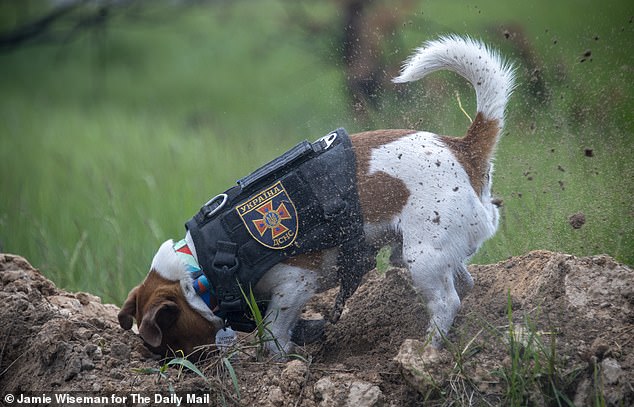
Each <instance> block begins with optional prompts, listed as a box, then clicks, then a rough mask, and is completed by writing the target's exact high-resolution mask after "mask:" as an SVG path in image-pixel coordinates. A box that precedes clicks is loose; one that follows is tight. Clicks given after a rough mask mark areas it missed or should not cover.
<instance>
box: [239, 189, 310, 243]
mask: <svg viewBox="0 0 634 407" xmlns="http://www.w3.org/2000/svg"><path fill="white" fill-rule="evenodd" d="M235 209H236V212H238V215H239V216H240V219H242V222H243V223H244V225H245V226H246V227H247V230H248V231H249V234H251V236H252V237H253V238H254V239H255V240H257V241H258V242H259V243H260V244H262V245H263V246H266V247H268V248H270V249H278V250H279V249H285V248H287V247H288V246H290V245H291V244H293V242H294V241H295V238H296V237H297V229H298V226H299V222H298V219H297V210H296V209H295V204H294V203H293V201H291V198H290V197H289V196H288V193H287V192H286V189H284V185H282V182H281V181H278V182H276V183H275V184H273V185H272V186H270V187H268V188H266V189H264V190H262V191H260V192H258V193H257V194H255V195H254V196H252V197H251V198H249V199H248V200H247V201H245V202H243V203H241V204H240V205H238V206H236V207H235Z"/></svg>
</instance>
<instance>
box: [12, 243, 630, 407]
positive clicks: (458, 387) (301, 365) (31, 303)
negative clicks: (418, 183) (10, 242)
mask: <svg viewBox="0 0 634 407" xmlns="http://www.w3.org/2000/svg"><path fill="white" fill-rule="evenodd" d="M470 271H471V273H472V274H473V275H474V278H475V280H476V286H475V288H474V290H473V291H472V292H471V294H470V295H469V296H468V297H467V298H466V299H465V301H464V303H463V309H462V311H461V313H460V315H459V317H458V319H457V320H456V323H455V324H454V329H453V330H452V332H451V333H450V335H449V338H448V342H447V345H446V347H445V349H444V350H442V351H441V352H436V353H432V354H430V353H429V352H428V351H426V350H424V348H425V347H424V344H423V343H422V342H420V340H422V339H423V338H422V334H423V332H424V330H425V328H426V324H427V316H426V313H425V309H424V307H423V306H422V305H421V303H420V299H419V298H418V297H417V295H416V293H415V292H414V290H413V289H412V287H411V283H410V280H409V276H408V275H407V273H406V272H404V271H403V270H399V269H392V270H389V271H388V272H387V273H383V274H381V273H377V272H371V273H369V274H368V276H367V277H366V281H365V283H364V284H363V285H362V286H361V287H360V288H359V290H358V291H357V292H356V293H355V295H354V296H353V297H352V298H351V299H350V300H349V301H348V304H347V306H346V310H345V311H344V313H343V315H342V317H341V319H340V321H339V322H338V323H337V324H336V325H332V326H327V327H326V336H325V338H324V339H323V340H322V341H321V342H319V343H317V344H314V345H311V346H309V347H307V348H305V349H302V350H301V351H300V353H301V354H302V355H303V357H302V358H299V359H295V360H291V361H289V362H286V363H278V362H272V361H259V362H258V361H255V360H254V359H253V358H252V357H251V356H250V353H249V352H242V353H241V354H239V355H236V356H235V357H234V358H232V359H231V360H227V359H223V358H222V357H221V356H218V355H212V356H210V358H209V359H207V360H206V361H204V362H199V363H198V364H197V366H198V368H199V369H200V370H201V371H202V375H204V376H205V378H203V377H200V376H199V375H198V374H196V373H194V372H192V371H190V369H188V368H186V367H185V368H183V366H179V365H173V366H167V365H166V363H165V361H160V360H159V357H157V356H156V355H152V354H151V353H149V352H148V351H147V350H146V349H145V347H144V346H143V344H142V343H141V340H140V339H139V338H138V337H137V336H136V335H135V334H134V333H132V332H129V331H123V330H122V329H121V328H119V325H118V322H117V317H116V314H117V312H118V308H117V307H115V306H113V305H107V304H101V301H100V299H99V298H97V297H94V296H92V295H90V294H86V293H68V292H65V291H63V290H60V289H58V288H56V287H55V285H54V284H53V283H52V282H51V281H49V280H47V279H46V278H45V277H43V276H42V275H41V274H40V273H39V272H38V271H37V270H34V269H33V268H32V267H31V266H30V265H29V264H28V262H27V261H26V260H24V259H23V258H21V257H18V256H13V255H0V283H1V286H0V287H1V290H0V302H1V303H2V304H3V306H2V307H1V308H0V326H2V329H1V330H0V397H1V399H0V403H5V404H6V405H12V403H11V401H14V403H13V405H17V404H16V403H15V400H13V399H11V398H9V399H7V395H12V396H14V397H16V398H19V397H24V396H33V397H38V396H40V397H45V396H51V397H54V396H55V395H59V394H70V395H72V396H75V397H97V396H102V397H107V400H108V401H109V402H110V404H113V405H124V404H125V405H158V404H160V402H164V401H169V402H172V403H174V402H176V401H178V400H177V399H176V398H174V397H181V396H182V397H183V401H182V404H183V405H194V404H196V402H198V403H199V404H200V403H202V402H209V403H211V404H212V405H223V404H229V405H232V404H239V405H264V406H266V405H270V406H306V407H308V406H340V405H347V406H407V405H420V404H421V403H422V402H425V401H426V402H427V404H429V405H442V404H450V403H461V404H468V403H470V404H476V405H478V404H485V403H488V404H493V405H507V404H509V403H510V402H512V401H513V400H515V401H520V402H521V403H522V404H529V405H557V402H558V401H559V402H560V403H561V404H563V405H565V404H566V403H568V404H569V403H573V402H574V403H575V404H576V405H587V404H596V402H602V401H605V403H606V404H607V405H631V404H632V403H634V389H633V388H632V383H634V349H633V348H634V272H633V271H632V270H631V269H630V268H628V267H626V266H623V265H621V264H618V263H616V262H615V261H614V260H613V259H611V258H610V257H607V256H596V257H586V258H577V257H573V256H569V255H565V254H558V253H550V252H542V251H538V252H531V253H529V254H527V255H525V256H522V257H514V258H511V259H509V260H507V261H504V262H501V263H498V264H494V265H487V266H471V267H470ZM334 293H335V292H334V291H333V292H327V293H324V294H322V295H320V296H318V297H316V298H315V299H314V300H312V301H311V303H310V304H309V307H308V308H310V311H311V312H312V313H315V312H328V311H329V310H330V307H331V305H332V303H333V299H332V297H333V296H334ZM172 393H173V396H170V394H172ZM134 394H138V396H134ZM157 394H158V395H159V396H157ZM192 394H195V395H196V397H200V398H198V399H193V398H192V399H190V400H187V399H185V396H186V395H192ZM78 395H79V396H78ZM179 395H180V396H179ZM160 396H162V397H167V398H162V399H160V400H159V399H158V398H157V397H160ZM124 397H125V401H124V400H123V398H124ZM141 397H144V398H141ZM170 397H171V398H170ZM16 400H17V399H16ZM36 401H41V400H36ZM44 401H46V400H44ZM84 401H85V400H84ZM54 403H55V399H53V400H52V401H50V402H49V403H48V404H54ZM621 403H623V404H621ZM67 404H72V403H67ZM103 404H108V403H105V402H104V403H103Z"/></svg>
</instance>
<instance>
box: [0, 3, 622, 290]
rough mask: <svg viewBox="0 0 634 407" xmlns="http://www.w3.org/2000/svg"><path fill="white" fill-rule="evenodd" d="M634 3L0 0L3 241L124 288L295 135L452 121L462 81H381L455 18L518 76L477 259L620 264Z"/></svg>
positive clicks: (464, 89)
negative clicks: (211, 201)
mask: <svg viewBox="0 0 634 407" xmlns="http://www.w3.org/2000/svg"><path fill="white" fill-rule="evenodd" d="M73 3H77V4H75V5H73ZM59 7H67V8H68V10H66V9H62V11H63V12H62V13H58V14H61V15H57V17H56V18H53V19H51V21H48V20H46V18H43V17H45V16H49V17H50V16H51V15H52V13H55V12H56V11H59V10H60V8H59ZM633 16H634V6H633V5H632V2H631V1H602V2H599V1H572V0H570V1H558V2H554V1H544V0H536V1H530V2H529V1H519V0H510V1H505V2H500V1H497V0H482V1H469V2H461V1H453V2H448V1H441V0H433V1H432V0H421V1H415V0H402V1H388V0H375V1H358V0H329V1H309V0H305V1H299V0H263V1H257V2H256V1H125V0H122V1H120V2H99V1H95V2H73V1H65V2H64V1H26V0H25V1H0V94H1V96H2V97H1V98H0V251H2V252H9V253H16V254H20V255H22V256H25V257H26V258H27V259H28V260H29V261H30V262H31V263H33V264H34V265H35V266H36V267H38V268H40V269H41V270H42V272H43V273H44V274H45V275H47V276H48V277H50V278H52V279H53V280H54V281H55V282H56V283H57V284H58V285H59V286H61V287H64V288H67V289H71V290H83V291H89V292H92V293H94V294H97V295H100V296H102V297H103V298H104V301H107V302H115V303H121V301H122V300H123V299H124V298H125V295H126V294H127V292H128V290H129V289H130V288H131V287H132V286H133V285H135V284H137V283H138V282H139V281H140V280H141V279H142V278H143V277H144V275H145V274H146V273H147V268H148V266H149V263H150V261H151V259H152V256H153V254H154V252H155V250H156V249H157V247H158V245H159V244H160V243H161V242H163V241H164V240H166V239H168V238H180V237H182V236H183V235H184V227H183V224H184V222H185V221H186V220H187V219H189V218H190V217H191V216H192V215H193V214H194V213H195V212H196V211H197V210H198V209H199V207H200V205H201V204H203V203H204V202H205V201H206V200H207V199H208V198H209V197H211V196H214V195H215V194H217V193H219V192H222V191H224V190H225V189H227V188H228V187H229V186H231V185H232V184H233V182H234V181H235V180H236V179H237V178H239V177H241V176H243V175H246V174H247V173H249V172H250V171H251V170H253V169H255V168H257V167H258V166H259V165H261V164H263V163H264V162H267V161H268V160H270V159H271V158H273V157H275V156H277V155H279V154H281V153H282V152H284V151H286V150H287V149H288V148H290V147H291V146H293V145H294V144H295V143H296V142H298V141H299V140H303V139H309V140H313V139H316V138H318V137H320V136H322V135H324V134H325V133H326V132H328V131H329V130H331V129H334V128H336V127H339V126H343V127H346V129H347V130H348V131H349V132H350V133H354V132H357V131H362V130H367V129H375V128H389V127H395V128H410V127H414V128H417V129H422V130H429V131H434V132H437V133H442V134H449V135H457V136H461V135H463V134H464V132H465V130H466V128H467V126H468V125H469V122H468V119H467V118H466V117H465V116H464V115H463V114H462V112H461V111H460V109H459V107H458V101H457V97H459V98H460V100H461V101H462V104H463V106H465V109H466V110H467V111H468V112H470V113H473V112H474V110H475V103H474V97H473V92H472V89H471V88H470V87H469V85H467V84H466V83H465V82H464V81H463V80H461V79H460V78H458V77H456V75H453V74H447V73H438V74H434V75H433V76H431V77H429V78H427V79H425V80H423V81H420V82H417V83H414V84H410V85H399V86H398V87H397V86H394V85H392V84H390V83H389V79H390V77H391V76H393V75H394V74H396V72H397V71H398V69H399V66H400V64H401V62H402V61H403V59H404V58H406V57H407V56H408V55H409V53H410V52H411V50H412V49H413V48H414V47H416V46H418V45H420V43H422V41H424V40H427V39H432V38H434V37H436V36H437V35H438V34H443V33H458V34H469V35H471V36H474V37H477V38H482V39H483V40H485V41H486V42H488V43H490V44H491V45H493V46H494V47H496V48H499V49H501V50H502V52H503V54H504V55H506V56H508V58H509V59H511V60H512V61H514V62H515V63H516V64H517V66H518V79H519V82H520V83H519V88H518V90H517V92H516V93H515V94H514V96H513V98H512V99H511V103H510V105H509V107H508V112H509V114H508V118H507V122H506V126H507V127H506V132H505V136H504V138H503V139H502V141H501V142H500V144H499V146H498V151H497V156H496V163H495V165H496V173H495V177H494V190H495V193H496V194H497V195H498V196H499V197H500V198H502V199H503V200H504V206H503V208H502V224H501V227H500V230H499V232H498V234H497V235H496V236H495V238H493V239H491V240H490V241H488V242H487V243H486V244H485V245H484V246H483V247H482V249H481V250H480V252H479V253H478V255H477V256H476V257H475V258H474V262H478V263H487V262H495V261H499V260H502V259H505V258H507V257H508V256H511V255H519V254H523V253H525V252H527V251H529V250H533V249H547V250H556V251H563V252H568V253H572V254H575V255H591V254H598V253H607V254H610V255H612V256H614V257H616V258H617V259H618V260H620V261H622V262H625V263H628V264H630V265H632V264H634V204H633V197H634V181H633V179H634V157H633V153H632V152H633V147H634V135H633V130H634V100H633V97H632V95H633V94H634V53H633V51H634V23H633ZM575 214H577V219H578V218H580V217H581V216H580V214H583V218H584V219H585V223H584V224H583V225H582V226H581V227H579V228H574V227H573V224H574V222H571V218H570V217H571V216H573V215H575ZM575 226H579V224H575Z"/></svg>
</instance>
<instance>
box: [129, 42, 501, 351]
mask: <svg viewBox="0 0 634 407" xmlns="http://www.w3.org/2000/svg"><path fill="white" fill-rule="evenodd" d="M437 70H450V71H454V72H456V73H458V74H459V75H461V76H463V77H464V78H465V79H466V80H468V81H469V82H470V83H471V85H473V87H474V88H475V92H476V99H477V115H476V117H475V120H474V121H473V122H472V124H471V125H470V126H469V128H468V129H467V133H466V135H465V136H464V137H463V138H452V137H446V136H441V135H437V134H433V133H429V132H425V131H415V130H376V131H369V132H364V133H359V134H354V135H352V136H351V140H352V145H353V149H354V152H355V155H356V171H357V183H358V185H357V189H358V193H359V198H360V204H361V208H362V211H363V221H364V231H365V236H366V239H367V240H368V242H369V244H370V245H371V246H372V247H374V248H377V250H378V248H380V247H381V246H383V245H386V244H390V245H392V247H393V255H392V258H391V260H392V261H393V262H394V263H396V264H398V265H401V266H403V267H406V268H407V269H408V270H409V271H410V273H411V276H412V280H413V283H414V285H415V287H416V289H417V290H418V291H419V292H420V294H422V296H423V298H424V299H425V301H426V305H427V309H428V312H429V315H430V316H431V321H430V324H429V328H428V332H427V335H431V338H432V345H433V346H434V347H436V348H437V347H439V346H440V345H441V339H442V335H443V334H445V333H446V332H447V331H448V330H449V328H450V327H451V325H452V323H453V320H454V317H455V316H456V313H457V312H458V309H459V308H460V299H461V298H462V297H463V296H464V295H465V294H466V293H467V292H468V291H469V290H470V289H471V288H472V287H473V279H472V277H471V275H470V274H469V272H468V271H467V268H466V262H467V261H468V260H469V258H470V257H471V256H472V255H473V254H474V253H475V252H476V250H478V248H479V247H480V245H481V244H482V243H483V242H484V241H485V240H486V239H488V238H490V237H491V236H493V234H494V233H495V231H496V229H497V226H498V218H499V216H498V208H497V206H496V203H495V200H494V199H493V197H492V195H491V176H492V171H493V166H492V163H491V160H492V157H493V153H494V150H495V146H496V143H497V141H498V139H499V137H500V134H501V131H502V126H503V124H504V110H505V107H506V104H507V100H508V98H509V96H510V94H511V92H512V90H513V86H514V85H513V82H514V74H513V69H512V67H511V65H510V64H508V63H506V62H504V61H503V59H502V58H501V57H500V55H499V54H498V53H497V52H495V51H493V50H491V49H490V48H488V47H486V46H485V45H483V44H482V43H480V42H478V41H475V40H473V39H470V38H462V37H457V36H446V37H441V38H439V39H438V40H435V41H430V42H427V43H425V44H424V45H423V46H422V47H421V48H419V49H418V50H417V51H416V52H415V53H414V55H412V57H411V58H410V59H409V60H408V61H406V63H405V65H404V67H403V70H402V72H401V75H400V76H399V77H397V78H395V79H394V82H397V83H401V82H411V81H415V80H418V79H420V78H422V77H424V76H425V75H427V74H429V73H431V72H434V71H437ZM186 241H187V244H188V246H189V248H190V250H191V252H192V254H193V256H194V258H195V257H196V247H195V246H194V244H193V242H192V240H191V237H190V236H189V234H188V235H187V236H186ZM336 259H337V249H336V248H335V249H328V250H325V251H322V252H317V253H311V254H306V255H300V256H296V257H293V258H291V259H289V260H288V261H285V262H282V263H279V264H277V265H275V266H274V267H272V268H271V269H270V270H269V271H267V272H266V274H265V275H264V276H263V277H262V279H261V280H260V281H259V282H258V284H257V285H256V287H255V290H254V292H255V294H256V296H257V297H259V298H264V299H268V300H269V303H268V309H267V315H269V317H268V318H271V320H270V325H269V327H270V329H271V333H272V335H273V336H274V337H275V338H276V339H277V342H278V344H279V345H281V348H280V347H278V346H275V345H274V344H273V343H272V342H271V346H270V350H271V351H272V352H274V353H276V354H280V353H281V354H283V353H284V352H288V351H290V350H291V349H292V346H293V343H292V341H291V335H292V331H293V329H294V327H295V326H296V324H297V321H298V318H299V315H300V312H301V310H302V307H303V306H304V305H305V304H306V302H307V301H308V300H309V299H310V298H311V296H312V295H313V294H314V293H316V292H317V291H318V290H320V289H324V288H329V287H320V286H319V285H320V284H319V283H318V282H319V281H320V279H318V276H319V275H320V273H321V274H323V273H324V272H325V273H331V272H332V267H333V266H334V262H335V260H336ZM191 283H192V280H191V277H189V274H188V273H187V271H185V264H184V263H183V262H182V260H181V259H180V258H179V257H178V256H177V255H176V254H175V251H174V248H173V243H172V241H171V240H168V241H167V242H165V243H164V244H163V245H162V246H161V247H160V248H159V250H158V252H157V253H156V255H155V257H154V260H153V261H152V265H151V267H150V271H149V273H148V275H147V277H146V278H145V280H144V281H143V282H142V284H140V285H139V286H137V287H135V288H134V289H133V290H132V291H131V292H130V294H129V296H128V299H127V300H126V301H125V303H124V305H123V308H122V309H121V312H120V313H119V322H120V324H121V326H122V327H123V328H124V329H130V328H131V327H132V323H133V318H135V319H136V321H137V324H138V326H139V334H140V336H141V337H142V338H143V340H144V341H145V342H146V343H147V344H149V345H150V346H151V347H152V348H154V349H156V350H159V351H164V350H165V349H167V348H171V349H172V350H178V349H181V350H183V351H184V352H185V353H186V354H188V353H190V352H192V351H193V350H194V348H195V347H196V346H198V345H203V344H209V343H212V342H213V338H214V335H215V333H216V331H217V330H218V329H220V328H221V327H222V323H223V322H222V321H221V320H220V319H219V318H217V317H216V316H215V315H214V314H213V312H212V311H211V310H210V308H209V307H208V306H207V305H206V304H204V303H203V302H202V300H201V299H200V298H199V297H197V295H196V294H195V293H194V292H193V290H192V288H191ZM272 316H274V317H272ZM423 335H425V333H423V332H421V337H422V336H423Z"/></svg>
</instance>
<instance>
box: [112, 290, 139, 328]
mask: <svg viewBox="0 0 634 407" xmlns="http://www.w3.org/2000/svg"><path fill="white" fill-rule="evenodd" d="M138 291H139V286H136V287H134V288H133V289H132V291H130V294H128V298H127V299H126V300H125V302H124V303H123V306H121V311H119V315H117V317H118V318H119V325H121V328H123V329H125V330H128V329H130V328H132V323H133V322H134V320H133V318H134V317H135V316H136V297H137V292H138Z"/></svg>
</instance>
